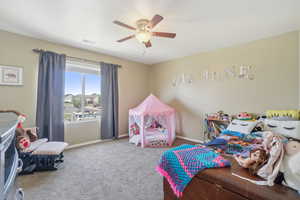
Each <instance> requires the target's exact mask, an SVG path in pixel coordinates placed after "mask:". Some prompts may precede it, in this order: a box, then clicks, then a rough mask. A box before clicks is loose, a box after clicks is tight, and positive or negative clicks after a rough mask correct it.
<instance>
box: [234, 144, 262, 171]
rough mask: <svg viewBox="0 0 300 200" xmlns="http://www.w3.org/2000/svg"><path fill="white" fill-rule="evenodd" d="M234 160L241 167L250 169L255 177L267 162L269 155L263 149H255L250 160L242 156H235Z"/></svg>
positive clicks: (251, 152)
mask: <svg viewBox="0 0 300 200" xmlns="http://www.w3.org/2000/svg"><path fill="white" fill-rule="evenodd" d="M234 158H235V160H236V161H237V162H238V163H239V165H240V166H242V167H244V168H248V169H249V171H250V174H252V175H255V174H256V173H257V171H258V170H259V169H260V167H261V166H262V165H263V164H264V163H265V162H266V160H267V153H266V151H265V150H263V149H253V150H252V151H250V156H249V157H248V158H243V157H242V156H240V155H235V156H234Z"/></svg>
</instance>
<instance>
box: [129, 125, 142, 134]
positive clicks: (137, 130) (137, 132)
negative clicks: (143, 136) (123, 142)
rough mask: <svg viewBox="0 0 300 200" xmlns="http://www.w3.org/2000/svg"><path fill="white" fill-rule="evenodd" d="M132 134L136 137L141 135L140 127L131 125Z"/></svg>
mask: <svg viewBox="0 0 300 200" xmlns="http://www.w3.org/2000/svg"><path fill="white" fill-rule="evenodd" d="M130 132H131V133H133V134H134V135H139V134H140V127H139V125H137V123H134V124H131V125H130Z"/></svg>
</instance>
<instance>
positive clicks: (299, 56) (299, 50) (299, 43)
mask: <svg viewBox="0 0 300 200" xmlns="http://www.w3.org/2000/svg"><path fill="white" fill-rule="evenodd" d="M298 33H299V34H298V65H299V107H298V108H299V109H300V30H299V32H298Z"/></svg>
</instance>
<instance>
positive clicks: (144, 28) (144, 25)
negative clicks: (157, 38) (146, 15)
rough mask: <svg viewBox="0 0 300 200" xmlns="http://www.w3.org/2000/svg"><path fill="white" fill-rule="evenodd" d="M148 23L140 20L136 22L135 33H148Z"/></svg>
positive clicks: (146, 20)
mask: <svg viewBox="0 0 300 200" xmlns="http://www.w3.org/2000/svg"><path fill="white" fill-rule="evenodd" d="M149 22H150V21H149V20H148V19H140V20H138V21H136V27H137V32H140V31H150V27H149V26H148V24H149Z"/></svg>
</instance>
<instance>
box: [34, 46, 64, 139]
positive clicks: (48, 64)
mask: <svg viewBox="0 0 300 200" xmlns="http://www.w3.org/2000/svg"><path fill="white" fill-rule="evenodd" d="M65 67H66V56H65V55H60V54H56V53H53V52H49V51H42V52H40V56H39V73H38V91H37V112H36V123H37V127H39V137H40V138H48V139H49V140H50V141H64V89H65Z"/></svg>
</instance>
